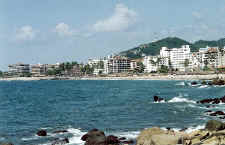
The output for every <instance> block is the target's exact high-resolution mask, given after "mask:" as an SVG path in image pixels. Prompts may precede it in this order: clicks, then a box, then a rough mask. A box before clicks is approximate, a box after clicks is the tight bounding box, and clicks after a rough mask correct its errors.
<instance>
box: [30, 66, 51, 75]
mask: <svg viewBox="0 0 225 145" xmlns="http://www.w3.org/2000/svg"><path fill="white" fill-rule="evenodd" d="M46 70H47V69H46V65H44V64H35V65H31V74H32V76H43V75H45V74H46Z"/></svg>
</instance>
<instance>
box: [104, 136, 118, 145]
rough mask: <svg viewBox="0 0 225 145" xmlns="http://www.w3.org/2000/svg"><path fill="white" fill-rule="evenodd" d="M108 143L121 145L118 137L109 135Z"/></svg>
mask: <svg viewBox="0 0 225 145" xmlns="http://www.w3.org/2000/svg"><path fill="white" fill-rule="evenodd" d="M106 143H107V144H119V143H120V141H119V139H118V137H116V136H113V135H109V136H107V137H106Z"/></svg>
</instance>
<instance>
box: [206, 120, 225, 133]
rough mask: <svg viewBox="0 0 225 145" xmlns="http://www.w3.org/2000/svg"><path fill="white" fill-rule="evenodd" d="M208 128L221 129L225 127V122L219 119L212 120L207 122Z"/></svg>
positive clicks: (211, 129) (212, 129) (210, 129)
mask: <svg viewBox="0 0 225 145" xmlns="http://www.w3.org/2000/svg"><path fill="white" fill-rule="evenodd" d="M205 129H206V130H209V131H219V130H223V129H225V124H224V123H223V122H220V121H217V120H210V121H208V122H207V123H206V127H205Z"/></svg>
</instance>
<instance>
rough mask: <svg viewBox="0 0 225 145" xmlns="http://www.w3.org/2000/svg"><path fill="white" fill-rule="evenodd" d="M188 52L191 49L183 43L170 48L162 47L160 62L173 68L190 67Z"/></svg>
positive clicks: (183, 69) (181, 69)
mask: <svg viewBox="0 0 225 145" xmlns="http://www.w3.org/2000/svg"><path fill="white" fill-rule="evenodd" d="M190 54H191V51H190V47H189V45H183V46H182V47H181V48H172V49H170V48H167V47H162V49H161V50H160V57H161V59H162V63H161V64H162V65H166V66H168V67H169V68H172V69H174V70H178V71H185V70H186V68H189V67H190V56H191V55H190ZM186 63H187V64H186ZM186 65H187V66H186Z"/></svg>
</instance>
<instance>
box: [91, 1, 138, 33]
mask: <svg viewBox="0 0 225 145" xmlns="http://www.w3.org/2000/svg"><path fill="white" fill-rule="evenodd" d="M136 18H137V13H136V12H135V11H133V10H131V9H128V8H127V7H126V6H125V5H123V4H117V5H116V7H115V10H114V13H113V15H112V16H111V17H109V18H106V19H104V20H100V21H98V22H96V23H95V24H94V26H93V28H94V30H95V31H96V32H115V31H122V30H126V29H127V28H129V26H130V25H132V24H134V23H135V22H136Z"/></svg>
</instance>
